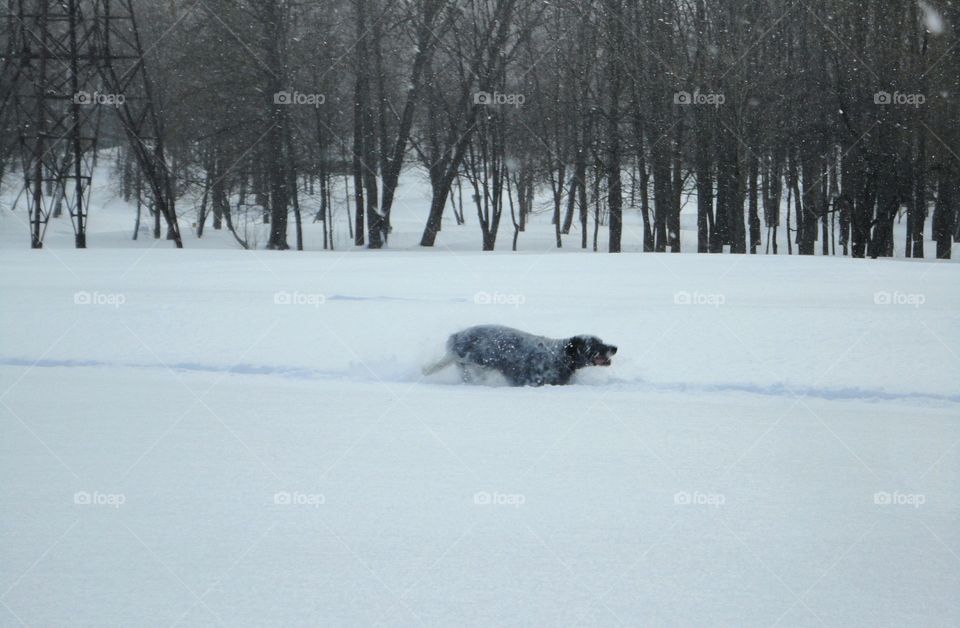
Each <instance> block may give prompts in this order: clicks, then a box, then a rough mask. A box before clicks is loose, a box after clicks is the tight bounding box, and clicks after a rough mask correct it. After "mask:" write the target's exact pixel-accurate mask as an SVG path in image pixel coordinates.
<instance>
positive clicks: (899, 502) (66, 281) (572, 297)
mask: <svg viewBox="0 0 960 628" xmlns="http://www.w3.org/2000/svg"><path fill="white" fill-rule="evenodd" d="M130 222H131V220H130V216H129V213H126V212H123V213H121V212H119V211H116V212H113V213H111V212H110V210H109V209H103V210H102V211H101V214H100V216H99V217H98V218H97V219H96V220H95V221H92V222H91V225H92V226H91V229H92V230H93V229H97V231H93V232H92V233H91V237H90V241H91V247H92V248H91V249H89V250H86V251H76V250H72V249H70V248H67V247H68V245H69V239H68V238H66V236H63V237H62V238H61V239H60V241H59V246H58V241H57V237H59V236H55V237H53V238H52V239H51V240H50V242H49V244H48V246H47V248H45V249H44V250H42V251H30V250H28V249H27V248H26V239H25V229H24V228H23V226H22V225H21V224H19V223H18V222H16V218H11V216H10V214H9V213H8V212H7V211H6V210H5V211H4V212H3V217H2V218H0V239H2V242H3V249H2V250H0V269H2V270H0V290H2V294H3V298H2V300H0V329H2V330H3V332H2V334H3V336H2V337H3V342H2V345H0V478H2V482H0V503H2V504H3V507H2V511H0V602H2V608H0V625H21V624H24V625H29V626H63V625H97V626H103V625H116V626H134V625H135V626H171V625H196V626H209V625H224V626H238V625H260V626H263V625H269V626H290V625H312V626H365V625H377V624H383V625H431V626H452V625H471V626H490V625H518V626H519V625H523V626H531V625H542V626H558V625H597V626H600V625H603V626H608V625H638V626H654V625H656V626H660V625H666V626H773V625H777V626H818V625H827V626H851V625H861V626H905V625H924V626H928V625H930V626H932V625H957V624H960V601H958V597H957V595H956V592H957V591H958V590H960V499H958V478H960V387H958V385H957V382H958V381H960V357H958V353H960V351H958V347H960V325H958V323H960V315H958V312H960V293H958V290H957V287H958V285H960V283H958V278H960V276H958V275H960V271H958V266H957V265H956V263H954V262H943V263H936V262H934V261H932V260H927V261H919V260H915V261H904V260H851V259H845V258H820V257H817V258H807V259H802V258H798V257H786V256H778V257H776V258H773V257H752V256H729V255H725V256H696V255H653V254H624V255H619V256H611V255H606V254H598V255H593V254H561V255H558V254H555V253H554V252H552V251H550V250H549V244H548V245H547V246H545V247H542V248H540V249H538V250H529V251H527V252H521V253H519V254H511V253H507V252H504V253H494V254H482V253H479V252H473V251H470V250H466V249H467V243H470V246H471V247H476V246H477V245H476V243H475V242H474V239H475V236H476V229H477V228H476V225H475V224H468V225H466V226H464V227H461V228H460V229H462V230H463V231H460V232H458V231H456V229H457V228H456V227H455V226H453V225H452V224H451V225H448V226H445V230H446V231H445V233H444V235H443V237H444V238H447V240H446V241H447V242H452V241H456V242H460V243H461V244H463V246H462V247H459V248H458V247H450V248H454V249H456V250H444V247H440V250H436V251H415V250H410V251H405V250H401V251H383V252H364V251H353V250H349V249H346V250H343V251H335V252H332V253H331V252H327V253H323V252H305V253H297V252H283V253H276V252H265V251H256V252H253V251H239V250H234V249H231V248H228V247H229V240H228V239H226V238H222V234H214V235H213V237H211V238H209V239H206V240H205V243H204V246H205V247H209V248H206V249H203V248H200V247H198V246H192V245H193V244H196V242H195V240H193V241H192V242H191V241H188V247H189V248H188V249H187V250H184V251H175V250H170V249H169V248H168V246H169V245H168V244H166V243H164V242H160V243H159V244H157V243H156V242H154V241H152V240H149V239H145V240H141V241H140V242H138V243H136V244H127V242H126V239H127V238H128V237H129V234H128V233H125V232H124V231H122V229H126V226H128V225H129V223H130ZM108 224H109V225H112V226H110V227H108V226H107V225H108ZM404 224H406V223H404V222H403V221H400V222H399V223H398V225H399V226H398V231H397V238H396V240H395V243H396V244H395V245H396V246H397V247H399V248H403V247H402V246H401V244H402V243H403V242H404V241H405V238H406V240H409V242H414V241H415V237H416V233H415V231H414V228H413V227H411V228H410V229H407V228H405V227H403V225H404ZM409 224H410V225H414V224H417V225H419V219H418V220H414V219H413V217H411V218H410V222H409ZM51 228H52V229H53V228H54V227H51ZM56 228H57V229H62V225H59V226H56ZM417 228H418V227H417ZM538 228H539V229H540V230H541V231H543V232H544V233H545V234H546V240H545V241H546V242H549V230H548V229H547V228H545V225H540V226H539V227H538ZM66 230H67V231H68V230H69V225H67V226H66ZM456 233H460V234H461V235H460V236H459V238H460V239H459V240H457V239H456V236H455V235H454V234H456ZM227 238H229V236H227ZM311 242H312V243H313V244H314V245H315V244H316V240H315V239H312V240H311ZM98 245H99V248H98ZM411 246H412V245H411ZM569 251H570V249H565V252H569ZM481 322H491V323H501V324H508V325H511V326H514V327H519V328H522V329H526V330H529V331H532V332H536V333H542V334H546V335H551V336H557V337H559V336H565V335H571V334H577V333H592V334H596V335H599V336H600V337H601V338H603V339H604V340H606V341H608V342H611V343H613V344H616V345H617V346H618V347H619V353H618V354H617V356H616V357H615V358H614V365H613V366H612V367H610V368H607V369H601V368H593V369H587V370H586V371H583V372H582V373H581V374H580V375H579V376H578V377H577V381H576V383H575V384H574V385H572V386H568V387H544V388H536V389H534V388H525V389H515V388H505V387H479V386H465V385H462V384H460V383H458V382H457V378H456V374H455V372H453V371H447V372H444V373H441V374H438V375H436V376H433V377H430V378H423V377H422V376H421V374H420V367H421V366H422V365H423V364H425V363H426V362H428V361H429V360H431V359H433V358H435V357H437V355H438V354H439V353H440V352H441V351H442V348H443V342H444V340H445V338H446V336H447V335H448V334H449V333H450V332H452V331H454V330H457V329H459V328H462V327H464V326H467V325H471V324H476V323H481Z"/></svg>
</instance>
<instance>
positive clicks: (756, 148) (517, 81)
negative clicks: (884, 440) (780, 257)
mask: <svg viewBox="0 0 960 628" xmlns="http://www.w3.org/2000/svg"><path fill="white" fill-rule="evenodd" d="M8 3H9V4H11V6H12V3H13V0H8ZM134 5H135V6H136V9H137V11H138V14H139V16H140V24H141V28H142V30H143V33H142V37H143V40H144V47H145V49H146V50H147V64H148V66H149V68H150V72H151V75H152V77H153V80H154V84H155V85H156V89H155V94H153V96H152V97H153V98H154V99H156V109H157V110H158V111H159V112H160V113H161V115H162V118H163V129H164V134H165V138H164V141H165V145H166V148H167V154H168V161H169V169H170V172H171V173H172V175H173V185H174V187H175V190H176V195H177V196H179V197H181V198H183V197H184V196H185V195H187V194H189V195H191V198H196V199H199V200H198V203H197V209H196V211H197V218H196V220H194V221H193V222H194V223H195V229H196V230H197V235H198V236H202V235H203V230H204V228H205V225H207V224H208V223H209V224H210V225H211V227H212V228H213V229H221V228H224V227H226V228H227V229H229V230H230V231H231V232H232V233H233V234H234V236H235V237H236V238H237V241H238V242H239V243H240V244H241V245H243V246H252V245H254V243H251V242H249V241H248V240H247V239H246V238H245V237H244V234H243V233H242V232H241V231H240V230H238V229H237V228H236V225H235V224H234V223H235V219H236V216H237V215H238V213H240V212H248V211H252V212H255V213H256V215H257V216H258V219H259V220H262V221H263V222H266V223H269V225H270V227H269V239H268V241H267V242H266V243H265V244H266V247H267V248H271V249H287V248H298V249H300V248H303V222H304V220H311V221H316V222H320V223H323V226H324V230H323V234H324V246H325V247H326V246H333V231H332V220H333V218H332V217H333V210H334V208H340V209H341V211H347V212H349V215H350V221H349V222H350V229H351V236H352V238H353V242H354V244H355V245H363V246H367V247H370V248H380V247H382V246H384V244H385V243H386V242H387V241H388V239H389V237H390V231H391V210H392V208H393V205H394V201H395V199H396V194H397V188H398V184H399V180H400V176H401V173H402V172H405V171H411V170H418V171H420V172H422V173H423V174H424V175H425V176H426V177H427V178H428V180H429V185H430V192H431V195H430V196H431V199H430V203H429V206H428V207H425V208H424V224H423V232H422V236H421V240H420V244H421V245H423V246H425V247H430V246H433V245H434V244H435V243H436V241H437V238H438V234H439V233H440V232H441V230H442V228H443V223H444V221H446V220H454V221H456V222H463V220H464V215H465V213H466V212H470V213H471V214H475V215H476V217H477V223H478V225H479V227H480V230H481V233H480V236H481V237H480V241H481V244H482V248H483V249H484V250H492V249H493V248H494V247H495V246H497V243H498V237H499V236H500V234H501V222H503V223H504V224H506V217H504V213H506V214H507V215H508V216H507V217H509V219H510V223H509V224H510V227H511V228H512V247H513V248H514V249H515V248H516V247H517V238H518V234H519V233H520V232H523V231H524V230H526V229H527V225H528V219H529V217H530V215H531V214H532V213H533V212H535V211H540V210H541V209H542V208H546V210H547V211H549V212H550V213H551V221H550V224H551V227H552V229H553V237H554V239H555V242H556V246H558V247H561V246H576V247H583V248H591V247H592V248H593V249H595V250H596V249H597V248H598V240H599V238H598V235H599V231H600V230H601V229H604V230H607V232H608V237H607V238H606V240H607V242H608V247H609V250H610V251H611V252H616V251H619V250H620V248H621V240H622V235H623V228H624V227H623V216H624V212H625V211H636V212H639V214H640V217H641V219H642V240H643V250H644V251H679V250H680V246H681V245H680V209H681V206H682V205H683V199H684V195H685V194H689V193H691V192H693V191H695V192H696V199H697V200H696V216H697V223H696V224H697V240H696V246H697V251H698V252H712V253H720V252H731V253H747V252H750V253H756V252H758V251H761V252H763V251H767V252H772V253H778V252H781V251H778V250H777V234H778V232H780V230H783V231H785V233H786V238H785V239H786V242H787V247H788V251H787V252H788V253H794V252H796V253H798V254H801V255H811V254H814V253H815V252H818V250H819V252H821V253H822V254H843V255H850V256H854V257H866V256H869V257H884V256H890V255H892V254H893V252H894V244H895V243H894V224H895V222H896V221H897V220H900V219H901V218H903V219H905V221H906V232H907V235H906V241H905V242H903V243H902V244H898V247H900V246H902V247H903V248H902V249H900V250H903V251H905V254H906V255H907V256H908V257H911V256H912V257H923V256H924V254H925V252H924V240H925V237H927V238H930V239H932V240H934V241H935V242H936V251H935V255H936V256H937V257H939V258H948V257H949V256H950V251H951V245H952V243H953V241H954V239H956V238H958V237H960V220H958V207H960V156H958V155H960V123H958V121H960V45H957V44H958V42H960V0H863V1H858V2H853V1H849V2H848V1H844V0H556V1H550V2H546V1H543V0H330V1H329V2H304V1H301V0H205V1H204V2H201V3H195V2H192V1H187V0H165V1H164V2H155V1H151V0H136V1H135V2H134ZM8 41H9V38H8ZM7 47H8V48H9V46H7ZM4 76H7V74H6V73H5V74H4ZM8 110H9V108H6V107H5V108H4V109H0V116H2V115H3V114H4V112H6V111H8ZM0 119H2V120H3V128H4V141H3V142H2V147H0V150H2V151H3V152H2V153H0V168H4V167H5V168H6V172H7V173H8V174H10V173H11V165H14V164H15V160H14V159H13V155H14V153H15V152H16V141H15V138H16V135H17V129H16V128H15V123H14V122H12V121H11V119H10V118H9V116H7V117H6V118H0ZM109 128H110V125H109V124H104V129H105V130H103V131H101V132H107V131H109ZM126 152H127V151H121V153H120V155H119V157H118V167H119V171H120V172H121V175H122V176H121V177H120V184H121V187H122V190H123V193H124V194H125V195H126V196H127V197H128V198H131V199H136V200H137V201H138V206H139V205H140V204H141V201H142V204H143V206H144V207H146V208H147V210H148V211H152V202H151V199H150V188H149V186H145V185H143V182H142V176H141V173H140V172H139V171H138V169H137V167H136V164H135V163H133V162H132V160H131V159H129V157H128V156H126V155H125V153H126ZM2 173H3V171H0V174H2ZM340 183H342V184H343V185H342V186H340V185H339V184H340ZM335 187H336V188H338V189H344V190H349V196H346V197H341V198H335V197H334V195H333V190H334V188H335ZM180 210H181V215H183V208H182V207H181V208H180ZM931 216H932V220H931V221H930V229H931V230H932V233H929V234H925V229H927V222H928V221H927V219H928V217H931ZM502 219H503V220H502ZM138 220H139V216H138ZM291 220H292V223H293V224H292V227H293V228H292V230H291V228H290V227H291V225H290V224H289V222H290V221H291ZM291 231H292V238H293V239H292V240H291V239H290V237H291V236H290V232H291ZM154 236H155V237H161V224H160V220H159V214H158V213H155V223H154ZM765 245H766V246H765ZM501 246H502V244H501ZM771 247H772V248H771Z"/></svg>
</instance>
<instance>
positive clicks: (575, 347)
mask: <svg viewBox="0 0 960 628" xmlns="http://www.w3.org/2000/svg"><path fill="white" fill-rule="evenodd" d="M585 349H586V346H585V343H584V341H583V338H582V337H580V336H574V337H573V338H570V339H568V340H567V344H565V345H564V346H563V352H564V354H565V355H566V356H567V358H568V359H569V360H570V362H571V364H573V365H574V366H578V365H580V364H581V362H583V359H584V351H585Z"/></svg>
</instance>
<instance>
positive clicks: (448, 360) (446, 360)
mask: <svg viewBox="0 0 960 628" xmlns="http://www.w3.org/2000/svg"><path fill="white" fill-rule="evenodd" d="M456 358H457V356H455V355H454V354H453V353H449V352H448V353H447V354H446V355H444V356H443V357H442V358H440V361H439V362H436V363H435V364H429V365H427V366H425V367H423V374H424V375H433V374H434V373H436V372H437V371H440V370H442V369H444V368H446V367H448V366H450V365H451V364H453V361H454V360H455V359H456Z"/></svg>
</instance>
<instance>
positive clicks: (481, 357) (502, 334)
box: [447, 325, 571, 386]
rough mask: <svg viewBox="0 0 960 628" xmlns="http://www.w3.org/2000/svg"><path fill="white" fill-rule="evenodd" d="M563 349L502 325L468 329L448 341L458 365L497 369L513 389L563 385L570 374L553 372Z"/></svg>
mask: <svg viewBox="0 0 960 628" xmlns="http://www.w3.org/2000/svg"><path fill="white" fill-rule="evenodd" d="M562 350H563V349H562V346H561V341H559V340H554V339H553V338H546V337H544V336H535V335H533V334H528V333H526V332H523V331H520V330H518V329H513V328H511V327H504V326H502V325H478V326H476V327H470V328H468V329H464V330H463V331H460V332H457V333H455V334H453V335H451V336H450V338H449V340H448V341H447V351H448V352H449V353H451V354H453V355H454V356H456V360H457V361H458V362H461V363H466V364H475V365H477V366H481V367H484V368H489V369H496V370H498V371H500V372H501V373H503V375H504V377H506V378H507V381H509V382H510V383H511V384H513V385H515V386H525V385H529V384H532V385H535V386H539V385H542V384H544V383H565V382H566V380H568V379H569V376H570V374H571V373H561V372H554V371H558V367H559V366H560V361H559V357H560V355H561V353H562Z"/></svg>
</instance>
